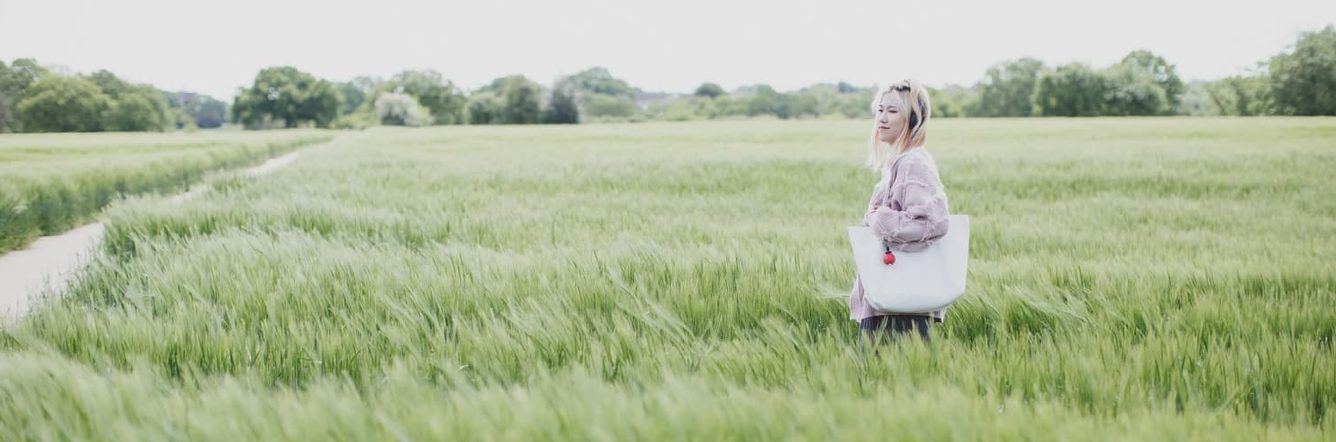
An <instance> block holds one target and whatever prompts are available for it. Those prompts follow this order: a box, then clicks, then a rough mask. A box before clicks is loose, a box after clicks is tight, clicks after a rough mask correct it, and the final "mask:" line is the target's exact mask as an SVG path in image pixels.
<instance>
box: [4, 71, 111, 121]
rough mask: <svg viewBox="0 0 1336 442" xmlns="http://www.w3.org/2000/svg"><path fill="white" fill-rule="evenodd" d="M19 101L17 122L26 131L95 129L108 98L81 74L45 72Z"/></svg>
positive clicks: (105, 110) (109, 103) (107, 107)
mask: <svg viewBox="0 0 1336 442" xmlns="http://www.w3.org/2000/svg"><path fill="white" fill-rule="evenodd" d="M26 95H27V96H26V97H24V98H23V101H20V102H19V104H18V107H17V109H18V115H19V124H20V125H22V127H23V130H24V131H27V132H97V131H101V130H104V126H103V118H104V116H105V114H106V112H107V111H108V110H109V109H111V99H110V98H108V97H107V94H104V93H102V91H101V90H100V89H98V87H97V85H95V84H93V82H91V81H88V80H87V79H84V78H80V77H67V76H63V75H56V74H50V73H48V74H45V75H43V76H42V77H41V78H40V79H38V80H37V81H36V82H34V83H32V85H30V86H29V87H28V88H27V93H26Z"/></svg>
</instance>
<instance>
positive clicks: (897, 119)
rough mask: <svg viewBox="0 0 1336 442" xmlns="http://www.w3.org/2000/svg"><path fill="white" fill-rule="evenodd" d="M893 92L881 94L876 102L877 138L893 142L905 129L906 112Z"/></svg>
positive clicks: (884, 141) (885, 141)
mask: <svg viewBox="0 0 1336 442" xmlns="http://www.w3.org/2000/svg"><path fill="white" fill-rule="evenodd" d="M898 98H899V97H896V96H895V94H893V93H891V94H883V95H882V96H881V100H879V101H878V102H877V139H878V140H881V142H883V143H892V142H895V140H896V139H897V138H899V137H900V134H901V133H902V132H904V130H905V120H906V115H907V114H906V113H905V110H904V109H903V108H901V106H900V100H899V99H898Z"/></svg>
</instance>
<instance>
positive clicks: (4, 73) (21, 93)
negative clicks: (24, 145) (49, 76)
mask: <svg viewBox="0 0 1336 442" xmlns="http://www.w3.org/2000/svg"><path fill="white" fill-rule="evenodd" d="M45 74H46V69H45V68H43V67H42V66H41V65H38V64H37V61H36V60H33V59H31V58H19V59H15V60H14V63H12V64H11V65H10V66H5V63H4V61H0V133H5V132H19V131H20V130H21V129H22V128H21V127H20V125H19V122H20V120H19V115H18V105H19V102H20V101H22V100H23V98H24V97H25V96H27V90H28V87H29V86H31V85H32V84H33V83H35V82H36V81H37V79H38V78H41V77H42V75H45Z"/></svg>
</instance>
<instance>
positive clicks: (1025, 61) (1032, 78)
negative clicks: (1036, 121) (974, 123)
mask: <svg viewBox="0 0 1336 442" xmlns="http://www.w3.org/2000/svg"><path fill="white" fill-rule="evenodd" d="M1043 69H1044V63H1043V62H1041V61H1039V60H1035V59H1033V58H1022V59H1019V60H1014V61H1008V62H1003V63H999V64H996V65H993V66H991V67H989V68H988V71H987V72H986V73H985V74H984V80H983V81H982V82H980V83H979V84H978V85H977V86H975V87H976V89H978V91H979V92H978V96H977V97H976V98H975V99H974V100H973V101H972V102H971V103H970V104H969V105H968V106H967V110H966V112H967V113H969V115H970V116H972V117H1028V116H1031V115H1034V114H1035V112H1034V104H1033V101H1032V99H1033V97H1034V91H1035V88H1036V87H1038V83H1039V75H1040V73H1041V72H1042V71H1043Z"/></svg>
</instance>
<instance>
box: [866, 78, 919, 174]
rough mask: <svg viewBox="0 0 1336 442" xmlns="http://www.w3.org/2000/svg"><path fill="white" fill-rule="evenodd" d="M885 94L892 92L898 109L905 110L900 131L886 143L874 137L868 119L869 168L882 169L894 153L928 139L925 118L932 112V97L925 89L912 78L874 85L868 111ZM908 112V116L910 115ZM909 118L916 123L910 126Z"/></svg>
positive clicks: (892, 158)
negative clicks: (875, 89) (876, 88)
mask: <svg viewBox="0 0 1336 442" xmlns="http://www.w3.org/2000/svg"><path fill="white" fill-rule="evenodd" d="M886 95H892V96H894V97H896V98H897V99H898V100H899V101H900V110H901V112H906V116H905V126H904V131H903V132H900V134H899V135H898V136H896V137H895V140H894V141H892V142H890V143H883V142H882V141H881V139H879V138H878V137H877V125H878V124H879V123H878V122H877V121H876V120H875V119H874V120H873V122H872V137H871V138H869V139H868V144H867V147H868V155H867V165H868V167H871V168H872V170H877V171H879V170H882V168H884V167H887V166H889V165H890V164H889V163H890V162H891V161H892V160H894V159H895V157H896V156H898V155H900V154H901V153H904V151H905V150H907V149H909V148H911V147H915V146H922V145H923V143H924V142H926V141H927V139H928V119H929V118H930V117H931V116H932V100H930V99H929V98H928V90H927V89H926V88H924V87H923V85H921V84H919V82H917V81H914V80H902V81H898V82H895V83H891V85H890V86H886V87H885V88H882V89H878V90H877V92H876V93H875V94H873V95H872V111H873V112H876V111H877V105H878V104H880V103H881V98H882V97H884V96H886ZM911 116H912V117H911ZM911 118H916V119H917V122H916V124H913V125H912V127H911V124H910V123H915V121H911Z"/></svg>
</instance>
